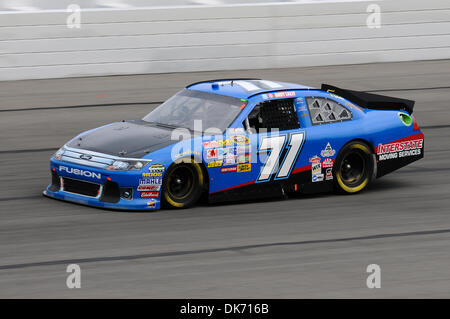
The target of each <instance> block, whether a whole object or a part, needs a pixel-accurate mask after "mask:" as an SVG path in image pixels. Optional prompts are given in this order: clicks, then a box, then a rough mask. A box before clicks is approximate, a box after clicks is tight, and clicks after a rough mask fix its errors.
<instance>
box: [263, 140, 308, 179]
mask: <svg viewBox="0 0 450 319" xmlns="http://www.w3.org/2000/svg"><path fill="white" fill-rule="evenodd" d="M288 136H289V143H288V145H285V144H286V140H287V136H286V135H278V136H266V137H264V138H263V139H262V141H261V145H260V147H259V152H263V151H269V152H270V154H269V156H268V157H267V159H266V162H265V163H264V166H263V167H262V168H261V172H260V173H259V176H258V179H257V180H256V182H268V181H270V179H271V177H272V175H273V174H274V170H277V171H276V176H275V179H283V178H287V177H289V175H290V174H291V171H292V168H293V167H294V165H295V162H297V158H298V155H299V154H300V152H301V150H302V147H303V144H304V141H305V132H300V133H293V134H289V135H288ZM285 148H287V149H288V151H287V153H286V155H285V156H284V158H283V161H282V163H281V165H279V163H280V156H281V154H282V153H283V150H284V149H285Z"/></svg>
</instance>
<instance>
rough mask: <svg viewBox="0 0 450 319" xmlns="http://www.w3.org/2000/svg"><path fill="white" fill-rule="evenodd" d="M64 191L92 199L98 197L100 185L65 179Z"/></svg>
mask: <svg viewBox="0 0 450 319" xmlns="http://www.w3.org/2000/svg"><path fill="white" fill-rule="evenodd" d="M63 187H64V191H66V192H69V193H75V194H80V195H85V196H90V197H97V196H98V195H99V191H100V185H99V184H94V183H89V182H84V181H80V180H77V179H72V178H67V177H64V178H63Z"/></svg>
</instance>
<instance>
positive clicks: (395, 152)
mask: <svg viewBox="0 0 450 319" xmlns="http://www.w3.org/2000/svg"><path fill="white" fill-rule="evenodd" d="M422 147H423V139H416V140H411V141H403V142H394V143H388V144H380V145H378V147H377V154H378V160H380V161H384V160H388V159H396V158H401V157H408V156H416V155H420V154H422Z"/></svg>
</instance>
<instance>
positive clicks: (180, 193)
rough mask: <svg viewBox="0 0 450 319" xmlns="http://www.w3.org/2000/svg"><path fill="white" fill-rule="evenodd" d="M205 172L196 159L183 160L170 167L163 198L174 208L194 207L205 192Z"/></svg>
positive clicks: (165, 179) (166, 176) (165, 177)
mask: <svg viewBox="0 0 450 319" xmlns="http://www.w3.org/2000/svg"><path fill="white" fill-rule="evenodd" d="M203 185H204V180H203V170H202V167H201V166H200V164H199V163H196V162H195V161H194V159H191V158H183V159H179V160H177V161H175V162H174V164H173V165H172V166H170V167H169V169H168V170H167V172H166V174H165V176H164V183H163V192H162V198H163V201H164V203H165V204H167V206H169V207H172V208H187V207H191V206H193V205H194V204H195V203H196V202H197V201H198V199H199V198H200V196H201V195H202V192H203V188H204V187H203Z"/></svg>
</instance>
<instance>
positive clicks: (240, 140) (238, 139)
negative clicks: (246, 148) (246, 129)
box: [231, 135, 250, 145]
mask: <svg viewBox="0 0 450 319" xmlns="http://www.w3.org/2000/svg"><path fill="white" fill-rule="evenodd" d="M231 139H232V140H233V142H234V143H235V144H239V145H247V144H248V143H250V139H249V138H248V137H247V136H244V135H235V136H232V137H231Z"/></svg>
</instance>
